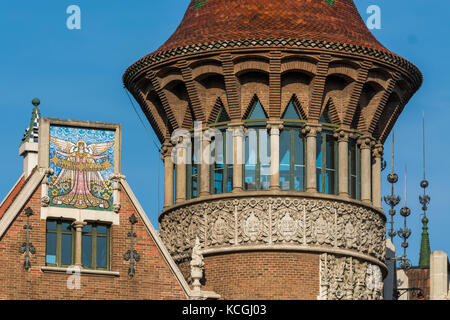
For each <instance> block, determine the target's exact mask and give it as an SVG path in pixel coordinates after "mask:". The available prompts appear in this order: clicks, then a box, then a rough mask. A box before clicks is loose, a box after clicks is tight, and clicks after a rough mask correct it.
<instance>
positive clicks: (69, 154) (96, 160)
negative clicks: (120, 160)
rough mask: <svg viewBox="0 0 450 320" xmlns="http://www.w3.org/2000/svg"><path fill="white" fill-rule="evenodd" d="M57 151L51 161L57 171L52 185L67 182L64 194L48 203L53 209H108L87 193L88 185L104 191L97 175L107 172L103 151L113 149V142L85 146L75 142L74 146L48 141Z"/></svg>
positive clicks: (52, 138)
mask: <svg viewBox="0 0 450 320" xmlns="http://www.w3.org/2000/svg"><path fill="white" fill-rule="evenodd" d="M50 141H52V142H53V143H54V144H55V145H56V147H57V149H56V150H55V154H54V156H53V158H52V159H51V161H52V162H53V164H54V165H55V166H57V167H59V168H61V171H60V173H59V175H58V176H57V177H56V179H55V180H54V181H53V185H58V183H60V182H61V181H69V187H68V190H67V191H66V193H65V194H63V195H59V196H55V197H54V198H53V199H52V204H54V205H67V206H71V207H75V208H78V209H86V208H102V209H108V208H109V207H110V203H109V202H108V201H107V200H105V199H102V198H100V197H98V195H96V194H95V192H93V191H92V190H91V187H90V186H92V185H100V186H102V187H104V188H107V186H106V185H105V181H104V179H103V177H102V175H101V171H104V170H108V169H109V168H110V167H111V166H112V164H111V162H110V161H109V156H108V155H105V154H104V153H105V151H107V150H108V149H109V148H111V147H112V146H113V145H114V142H104V143H93V144H89V145H88V144H87V143H86V142H85V141H83V140H79V141H78V142H77V143H76V144H75V143H73V142H70V141H66V140H61V139H58V138H54V137H50Z"/></svg>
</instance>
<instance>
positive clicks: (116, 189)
mask: <svg viewBox="0 0 450 320" xmlns="http://www.w3.org/2000/svg"><path fill="white" fill-rule="evenodd" d="M109 179H110V180H111V181H112V182H113V210H114V212H115V213H119V212H120V207H121V205H120V191H121V188H120V182H121V181H122V180H125V179H126V177H125V176H124V175H122V174H119V173H112V174H111V175H110V176H109Z"/></svg>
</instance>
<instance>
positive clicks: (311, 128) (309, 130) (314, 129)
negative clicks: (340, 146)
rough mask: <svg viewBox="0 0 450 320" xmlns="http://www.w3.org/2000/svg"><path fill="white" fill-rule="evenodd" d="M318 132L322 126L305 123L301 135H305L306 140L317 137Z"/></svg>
mask: <svg viewBox="0 0 450 320" xmlns="http://www.w3.org/2000/svg"><path fill="white" fill-rule="evenodd" d="M320 132H322V126H321V125H320V124H317V123H306V124H305V126H304V127H303V129H302V133H303V134H304V135H306V137H307V138H310V137H317V135H318V134H319V133H320Z"/></svg>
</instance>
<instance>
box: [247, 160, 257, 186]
mask: <svg viewBox="0 0 450 320" xmlns="http://www.w3.org/2000/svg"><path fill="white" fill-rule="evenodd" d="M245 189H246V190H256V165H245Z"/></svg>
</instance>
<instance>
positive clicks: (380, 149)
mask: <svg viewBox="0 0 450 320" xmlns="http://www.w3.org/2000/svg"><path fill="white" fill-rule="evenodd" d="M372 154H373V157H374V158H380V159H381V158H382V157H383V155H384V146H383V145H382V144H376V145H375V146H374V147H373V150H372Z"/></svg>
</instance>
